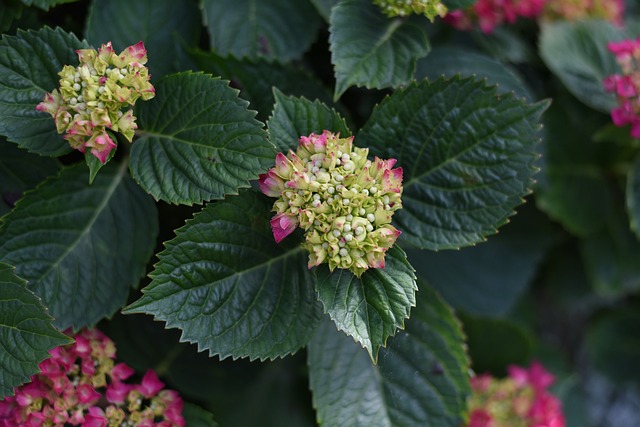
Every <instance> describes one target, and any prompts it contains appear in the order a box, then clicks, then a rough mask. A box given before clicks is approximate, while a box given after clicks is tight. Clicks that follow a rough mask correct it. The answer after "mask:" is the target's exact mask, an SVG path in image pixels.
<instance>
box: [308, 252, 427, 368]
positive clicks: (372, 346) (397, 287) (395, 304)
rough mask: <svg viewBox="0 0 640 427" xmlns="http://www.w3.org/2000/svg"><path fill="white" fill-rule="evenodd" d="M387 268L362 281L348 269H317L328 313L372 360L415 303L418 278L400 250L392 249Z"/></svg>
mask: <svg viewBox="0 0 640 427" xmlns="http://www.w3.org/2000/svg"><path fill="white" fill-rule="evenodd" d="M385 261H386V265H385V267H384V268H380V269H378V268H371V269H369V270H367V271H365V272H364V274H362V276H361V277H360V278H358V277H356V276H355V275H353V274H352V273H351V272H350V271H348V270H343V269H335V270H333V272H330V271H329V268H328V267H327V266H326V264H323V265H321V266H319V267H318V268H316V280H317V282H316V290H317V291H318V295H319V297H320V301H322V304H323V305H324V309H325V312H327V313H329V316H330V317H331V319H332V320H333V321H334V323H335V324H336V326H337V327H338V329H339V330H341V331H344V332H345V333H346V334H347V335H350V336H351V337H353V339H354V340H356V341H357V342H358V343H360V345H362V346H363V347H364V348H366V349H367V351H368V352H369V355H370V356H371V359H372V360H373V361H374V362H376V361H377V360H378V351H379V350H380V347H382V346H384V345H385V343H386V342H387V338H389V337H390V336H392V335H394V334H395V333H396V331H397V330H398V329H399V328H403V327H404V321H405V319H407V318H408V317H409V312H410V311H411V307H413V306H415V304H416V297H415V292H416V290H417V286H416V276H415V273H414V270H413V267H412V266H411V265H410V264H409V262H408V261H407V259H406V255H405V253H404V252H403V251H402V249H400V248H399V247H397V246H396V247H393V248H391V249H390V250H389V251H388V252H387V254H386V257H385Z"/></svg>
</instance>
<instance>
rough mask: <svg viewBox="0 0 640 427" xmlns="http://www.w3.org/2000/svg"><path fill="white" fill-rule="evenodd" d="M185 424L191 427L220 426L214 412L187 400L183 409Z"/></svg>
mask: <svg viewBox="0 0 640 427" xmlns="http://www.w3.org/2000/svg"><path fill="white" fill-rule="evenodd" d="M182 416H183V417H184V422H185V425H188V426H189V427H218V423H216V421H215V419H214V418H213V414H212V413H211V412H209V411H205V410H204V409H202V408H201V407H199V406H197V405H194V404H193V403H189V402H186V403H185V404H184V409H183V411H182Z"/></svg>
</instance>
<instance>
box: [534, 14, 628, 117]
mask: <svg viewBox="0 0 640 427" xmlns="http://www.w3.org/2000/svg"><path fill="white" fill-rule="evenodd" d="M623 38H625V33H624V31H623V30H622V29H621V28H619V27H616V26H615V25H614V24H611V23H609V22H607V21H576V22H557V23H552V24H549V23H547V24H544V25H542V28H541V34H540V56H541V57H542V59H543V60H544V62H545V64H546V65H547V67H549V69H550V70H551V71H552V72H553V73H554V74H555V75H556V76H557V77H558V78H559V79H560V80H562V83H564V85H565V86H566V87H567V89H568V90H569V91H570V92H571V93H572V94H573V95H574V96H575V97H577V98H578V99H579V100H580V101H582V102H584V103H585V104H586V105H588V106H589V107H591V108H594V109H596V110H598V111H602V112H605V113H608V112H609V111H610V110H611V109H613V108H614V107H615V106H616V99H615V96H614V95H613V94H611V93H607V92H605V90H604V86H603V85H602V81H603V79H604V78H605V77H607V76H609V75H611V74H615V73H616V72H617V70H618V67H617V65H616V60H615V56H614V55H613V53H611V52H609V50H608V49H607V42H612V41H618V40H620V39H623Z"/></svg>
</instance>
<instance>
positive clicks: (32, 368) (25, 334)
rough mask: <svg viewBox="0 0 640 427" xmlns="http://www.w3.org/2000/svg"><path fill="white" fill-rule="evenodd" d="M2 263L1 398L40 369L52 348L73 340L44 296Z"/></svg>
mask: <svg viewBox="0 0 640 427" xmlns="http://www.w3.org/2000/svg"><path fill="white" fill-rule="evenodd" d="M26 284H27V282H26V281H25V280H23V279H21V278H19V277H18V276H16V275H15V273H14V271H13V267H11V266H9V265H7V264H4V263H0V348H2V352H0V400H1V399H2V398H4V397H6V396H9V395H11V394H13V389H14V388H15V387H18V386H20V385H22V384H24V383H26V382H28V381H29V379H30V377H31V376H32V375H34V374H36V373H38V372H39V369H38V364H39V363H40V362H42V361H43V360H44V359H46V358H47V357H49V350H51V349H52V348H54V347H57V346H59V345H64V344H69V343H70V342H72V340H70V339H69V337H67V336H65V335H63V334H61V333H60V332H58V331H57V330H56V329H55V328H54V327H53V326H52V324H51V321H52V320H53V318H52V317H51V316H49V314H48V313H47V309H46V307H45V306H44V305H42V302H41V301H40V299H39V298H38V297H37V296H36V295H35V294H34V293H33V292H31V291H30V290H29V289H27V287H26Z"/></svg>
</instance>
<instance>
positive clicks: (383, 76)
mask: <svg viewBox="0 0 640 427" xmlns="http://www.w3.org/2000/svg"><path fill="white" fill-rule="evenodd" d="M423 19H426V18H422V17H417V16H412V17H410V18H408V19H407V18H405V19H401V18H394V19H389V18H387V16H385V15H384V14H383V13H382V12H381V11H380V9H379V8H378V7H377V6H376V5H374V4H372V3H371V2H370V1H369V0H345V1H342V2H340V3H338V5H337V6H335V7H334V8H333V9H332V10H331V21H330V26H329V31H330V33H331V35H330V36H329V43H330V45H331V47H330V48H331V62H332V63H333V66H334V71H335V76H336V87H335V92H334V98H335V99H338V98H340V96H341V95H342V94H343V93H344V92H345V91H346V90H347V89H348V88H349V87H351V86H354V85H355V86H364V87H366V88H369V89H371V88H377V89H381V88H387V87H397V86H400V85H402V84H405V83H407V82H408V81H409V80H411V77H412V76H413V72H414V71H415V68H416V61H417V60H418V58H422V57H423V56H426V55H427V54H428V53H429V49H430V47H429V39H428V37H427V32H426V26H424V25H422V24H423V22H422V20H423Z"/></svg>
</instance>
